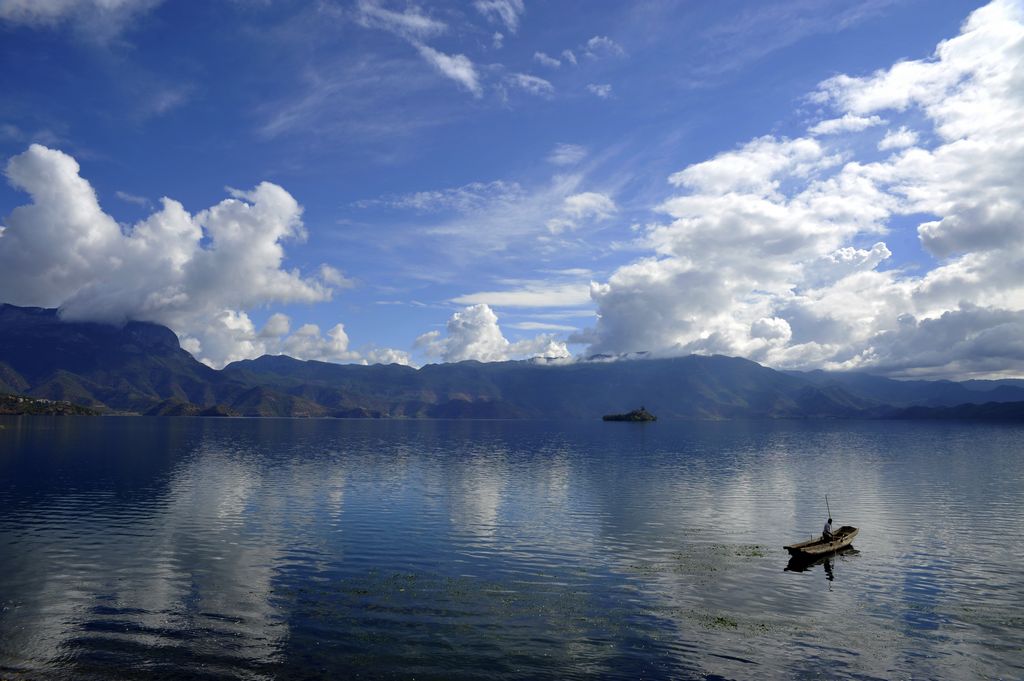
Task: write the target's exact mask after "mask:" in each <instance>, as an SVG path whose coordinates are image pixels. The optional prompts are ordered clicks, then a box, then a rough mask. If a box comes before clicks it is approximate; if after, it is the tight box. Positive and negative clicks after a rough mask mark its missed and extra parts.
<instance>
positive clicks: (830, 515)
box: [825, 494, 832, 518]
mask: <svg viewBox="0 0 1024 681" xmlns="http://www.w3.org/2000/svg"><path fill="white" fill-rule="evenodd" d="M825 509H826V510H827V511H828V517H829V518H831V517H832V509H831V508H829V507H828V495H827V494H826V495H825Z"/></svg>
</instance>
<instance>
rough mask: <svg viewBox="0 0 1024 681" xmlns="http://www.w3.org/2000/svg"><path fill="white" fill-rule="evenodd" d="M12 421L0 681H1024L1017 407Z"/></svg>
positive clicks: (7, 432) (0, 509)
mask: <svg viewBox="0 0 1024 681" xmlns="http://www.w3.org/2000/svg"><path fill="white" fill-rule="evenodd" d="M0 426H2V428H0V678H16V679H20V678H25V679H28V678H32V679H36V678H44V679H45V678H61V679H64V678H66V679H110V678H125V679H135V678H138V679H156V678H185V677H188V678H200V679H202V678H207V679H221V678H226V679H264V678H266V679H313V678H403V679H404V678H419V679H434V678H436V679H442V678H443V679H452V678H454V679H459V678H465V679H469V678H495V679H503V678H550V679H572V678H622V679H627V678H628V679H634V678H649V679H661V678H666V679H667V678H729V679H749V678H769V679H772V678H776V679H784V678H785V679H788V678H858V679H860V678H878V679H891V678H935V679H974V678H1004V679H1017V678H1022V677H1024V609H1022V607H1021V606H1022V603H1024V565H1022V564H1021V558H1022V557H1024V539H1022V535H1021V521H1022V519H1024V513H1022V511H1021V509H1022V508H1024V428H1021V427H1019V426H1002V425H979V424H943V423H934V424H933V423H924V424H919V423H900V422H827V423H826V422H754V423H750V422H740V423H707V424H687V423H667V422H665V423H662V422H659V423H656V424H650V425H638V424H628V423H602V422H596V423H572V424H558V423H521V422H444V421H425V422H424V421H332V420H324V421H321V420H270V419H267V420H241V419H224V420H218V419H166V420H164V419H146V418H72V417H65V418H39V417H36V418H20V419H18V418H5V419H0ZM825 493H828V495H829V501H830V503H831V506H832V513H833V517H834V518H835V520H836V524H837V525H841V524H850V525H855V526H857V527H859V528H861V532H860V535H859V536H858V538H857V541H856V542H855V543H854V546H855V551H851V552H849V553H846V554H843V555H841V556H838V557H836V558H834V559H832V560H830V561H828V562H823V563H820V564H817V565H813V566H811V567H810V568H809V569H807V570H806V571H802V572H792V571H786V570H785V568H786V567H787V559H788V556H787V555H786V552H785V551H783V550H782V548H781V547H782V545H783V544H787V543H792V542H794V541H797V540H801V539H806V538H809V537H810V536H812V535H814V534H816V533H818V532H820V530H821V525H822V524H823V522H824V519H825V504H824V499H823V495H824V494H825Z"/></svg>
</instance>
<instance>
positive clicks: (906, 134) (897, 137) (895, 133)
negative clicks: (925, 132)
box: [878, 125, 917, 151]
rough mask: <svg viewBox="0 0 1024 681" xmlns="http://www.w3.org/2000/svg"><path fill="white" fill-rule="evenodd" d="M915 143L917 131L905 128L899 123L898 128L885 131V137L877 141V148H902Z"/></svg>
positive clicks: (884, 149) (881, 149)
mask: <svg viewBox="0 0 1024 681" xmlns="http://www.w3.org/2000/svg"><path fill="white" fill-rule="evenodd" d="M915 144H917V133H916V132H914V131H913V130H910V129H909V128H907V126H905V125H901V126H900V127H899V129H897V130H889V131H887V132H886V133H885V137H883V138H882V141H881V142H879V143H878V149H879V150H880V151H887V150H889V149H904V148H906V147H912V146H914V145H915Z"/></svg>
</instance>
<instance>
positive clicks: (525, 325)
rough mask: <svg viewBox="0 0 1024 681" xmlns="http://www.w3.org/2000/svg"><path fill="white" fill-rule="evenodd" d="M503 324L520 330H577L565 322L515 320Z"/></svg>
mask: <svg viewBox="0 0 1024 681" xmlns="http://www.w3.org/2000/svg"><path fill="white" fill-rule="evenodd" d="M505 326H507V327H509V328H510V329H519V330H521V331H577V330H578V329H577V328H576V327H575V326H569V325H567V324H552V323H550V322H515V323H514V324H506V325H505Z"/></svg>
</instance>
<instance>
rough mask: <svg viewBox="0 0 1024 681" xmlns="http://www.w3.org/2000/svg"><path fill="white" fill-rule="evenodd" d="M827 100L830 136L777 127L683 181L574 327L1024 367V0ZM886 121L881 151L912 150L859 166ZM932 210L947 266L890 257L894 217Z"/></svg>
mask: <svg viewBox="0 0 1024 681" xmlns="http://www.w3.org/2000/svg"><path fill="white" fill-rule="evenodd" d="M812 99H813V100H814V101H816V102H817V103H819V104H821V105H822V106H825V107H828V108H830V109H831V113H832V117H831V118H829V119H827V120H825V121H822V122H821V123H819V124H817V125H816V126H813V127H812V129H811V130H810V131H809V133H810V134H811V135H815V136H813V137H811V136H808V137H800V138H795V139H787V138H780V137H774V136H765V137H759V138H756V139H754V140H751V141H750V142H748V143H746V144H744V145H741V146H740V147H739V148H737V149H735V150H732V151H726V152H723V153H721V154H719V155H717V156H715V157H713V158H711V159H709V160H707V161H704V162H701V163H695V164H692V165H690V166H688V167H686V168H684V169H682V170H681V171H679V172H677V173H675V174H673V175H672V176H671V177H670V178H669V181H670V183H671V184H672V185H673V186H674V187H676V188H677V189H678V193H677V194H676V195H674V196H672V197H670V198H668V199H666V200H665V201H663V202H662V204H661V206H660V207H659V210H660V211H661V212H662V213H663V214H664V215H665V216H666V220H664V221H662V222H659V223H655V224H652V225H649V226H647V227H645V228H643V229H642V230H641V238H640V240H639V243H640V244H641V245H643V246H645V247H646V248H648V249H650V253H649V254H648V255H645V256H644V257H642V258H640V259H638V260H636V261H635V262H632V263H630V264H628V265H626V266H623V267H620V268H619V269H618V270H616V271H615V272H613V273H612V275H611V276H610V277H609V278H608V279H607V281H605V282H601V283H595V284H593V285H592V287H591V297H592V298H593V300H594V301H595V303H596V304H597V308H598V314H599V318H598V321H597V324H596V325H595V326H594V327H593V328H591V329H589V330H587V331H586V332H584V333H581V334H578V335H577V336H576V337H575V340H579V341H585V342H588V343H590V352H629V351H637V350H650V351H653V352H655V353H665V354H680V353H687V352H723V353H726V354H734V355H743V356H747V357H751V358H753V359H756V360H758V361H762V362H765V363H768V364H770V365H774V366H780V367H792V368H808V367H825V368H842V369H856V368H868V369H872V370H878V371H885V372H889V373H893V374H894V375H918V374H921V375H924V374H927V375H931V376H951V377H956V376H962V375H979V374H985V373H991V374H998V373H1016V374H1020V373H1021V371H1024V361H1022V357H1021V355H1020V353H1019V344H1017V343H1015V342H1014V341H1013V334H1014V333H1017V334H1018V335H1017V338H1020V335H1019V323H1020V321H1019V320H1020V316H1021V315H1022V314H1024V312H1022V311H1024V279H1021V277H1020V274H1019V273H1020V272H1022V271H1024V229H1022V225H1024V180H1022V179H1021V178H1024V7H1022V5H1021V3H1020V2H1016V1H1010V0H996V1H995V2H992V3H991V4H989V5H987V6H985V7H982V8H981V9H979V10H976V11H975V12H973V13H972V14H971V15H970V17H969V18H968V20H967V21H966V22H965V23H964V25H963V27H962V30H961V33H960V34H959V35H958V36H956V37H954V38H951V39H949V40H946V41H943V42H942V43H940V44H939V45H938V47H937V48H936V50H935V53H934V55H932V56H931V57H929V58H925V59H919V60H911V61H903V62H899V63H897V64H894V65H893V66H891V67H890V68H887V69H881V70H879V71H877V72H875V73H873V74H869V75H864V76H852V75H846V74H841V75H838V76H835V77H833V78H830V79H828V80H827V81H825V82H823V83H822V84H821V85H820V87H819V88H818V90H817V91H816V92H815V93H814V94H813V96H812ZM883 118H884V119H890V120H895V121H896V123H897V124H898V125H899V127H898V128H897V129H896V130H895V131H890V132H889V133H888V134H887V135H886V137H885V138H884V139H883V141H882V143H881V144H880V145H879V146H880V148H881V149H883V150H890V149H891V150H894V152H895V153H893V154H892V155H891V156H890V157H888V158H886V159H884V160H869V161H863V160H858V159H857V154H858V153H860V150H863V149H864V148H865V146H868V147H869V148H870V146H874V144H875V142H874V139H872V138H869V139H871V140H872V141H871V142H869V144H868V145H865V144H863V141H862V140H860V137H859V136H860V135H861V134H863V135H865V136H867V135H870V134H871V133H872V131H870V130H869V128H871V127H873V126H875V125H880V124H881V123H882V122H883ZM839 132H842V133H844V134H843V135H837V134H836V133H839ZM921 140H929V142H928V143H927V145H924V146H919V145H920V144H921V142H920V141H921ZM916 215H925V216H928V217H926V218H925V219H924V221H923V222H921V224H920V225H919V226H918V228H917V237H918V239H919V241H920V244H921V246H922V247H923V248H924V249H925V250H926V251H927V252H929V253H930V254H931V255H932V256H934V258H936V264H934V266H933V267H932V269H931V270H930V271H927V272H925V273H923V274H920V273H917V272H916V271H908V270H903V269H900V268H890V269H883V268H882V265H883V263H886V262H888V261H890V260H891V259H892V257H893V256H894V255H897V254H894V253H893V251H892V247H891V245H890V244H888V243H887V240H886V235H887V234H889V233H890V232H891V231H892V230H895V229H901V228H902V224H903V222H905V220H904V221H902V222H901V221H900V220H896V219H895V218H899V217H901V216H916ZM865 243H867V244H872V243H873V245H872V246H870V247H866V246H863V245H861V244H865ZM894 243H897V242H895V241H894Z"/></svg>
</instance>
